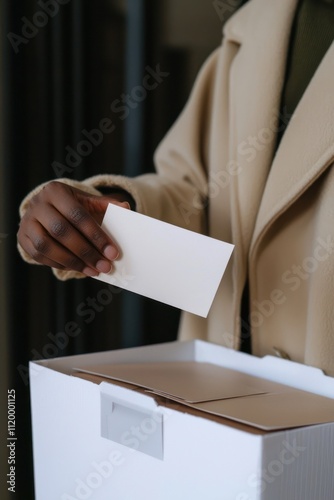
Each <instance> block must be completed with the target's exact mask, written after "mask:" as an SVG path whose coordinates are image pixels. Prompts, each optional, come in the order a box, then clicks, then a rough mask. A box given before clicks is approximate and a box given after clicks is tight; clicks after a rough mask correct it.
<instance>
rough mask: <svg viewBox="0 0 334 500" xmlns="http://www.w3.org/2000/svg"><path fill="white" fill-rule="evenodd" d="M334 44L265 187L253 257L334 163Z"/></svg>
mask: <svg viewBox="0 0 334 500" xmlns="http://www.w3.org/2000/svg"><path fill="white" fill-rule="evenodd" d="M333 89H334V42H333V43H332V45H331V47H330V48H329V50H328V51H327V53H326V55H325V56H324V58H323V60H322V62H321V63H320V65H319V67H318V69H317V71H316V73H315V75H314V76H313V78H312V80H311V82H310V84H309V86H308V88H307V89H306V91H305V93H304V95H303V97H302V99H301V100H300V102H299V105H298V106H297V108H296V111H295V113H294V115H293V117H292V119H291V121H290V123H289V125H288V127H287V129H286V132H285V134H284V136H283V139H282V141H281V144H280V147H279V148H278V150H277V153H276V156H275V158H274V161H273V164H272V167H271V171H270V174H269V177H268V181H267V183H266V187H265V190H264V194H263V198H262V201H261V206H260V209H259V213H258V217H257V221H256V226H255V230H254V234H253V240H252V251H251V253H252V255H254V253H255V251H256V248H258V245H259V243H260V241H261V240H262V237H263V236H264V234H265V233H266V231H267V229H268V228H269V227H270V226H271V224H272V223H273V222H274V221H275V220H276V219H277V218H278V217H279V216H280V215H281V214H282V213H283V212H285V211H286V210H287V209H288V208H289V207H290V206H291V205H292V204H293V203H294V202H295V201H296V200H297V199H298V198H299V197H300V196H301V195H302V194H303V193H304V192H305V191H306V190H307V189H308V188H309V187H310V186H311V185H312V184H313V183H314V182H315V180H316V179H318V178H319V177H320V175H321V174H322V173H323V172H324V171H325V170H326V169H327V167H328V166H330V165H331V163H332V162H333V161H334V90H333Z"/></svg>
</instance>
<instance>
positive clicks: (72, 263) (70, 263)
mask: <svg viewBox="0 0 334 500" xmlns="http://www.w3.org/2000/svg"><path fill="white" fill-rule="evenodd" d="M64 266H65V267H66V268H67V269H74V270H75V271H81V270H82V269H83V267H84V266H83V264H82V262H80V260H79V259H78V258H77V257H74V256H73V257H69V258H68V259H66V262H65V263H64Z"/></svg>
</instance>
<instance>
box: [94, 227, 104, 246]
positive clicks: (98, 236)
mask: <svg viewBox="0 0 334 500" xmlns="http://www.w3.org/2000/svg"><path fill="white" fill-rule="evenodd" d="M91 240H92V241H93V242H94V243H95V244H96V245H98V246H99V247H102V246H104V245H105V244H106V243H107V240H106V238H105V236H104V235H103V233H102V232H101V231H99V230H96V231H93V233H92V235H91Z"/></svg>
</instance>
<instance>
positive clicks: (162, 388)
mask: <svg viewBox="0 0 334 500" xmlns="http://www.w3.org/2000/svg"><path fill="white" fill-rule="evenodd" d="M77 371H78V372H79V373H80V372H81V373H86V374H91V375H93V376H101V377H104V378H107V379H111V380H116V381H118V382H121V383H126V384H132V385H133V386H136V387H141V388H143V389H145V390H147V391H148V392H150V393H153V394H154V395H157V396H160V397H164V398H168V399H170V400H172V401H175V402H177V403H179V404H182V405H185V406H188V407H191V408H193V409H195V410H199V411H202V412H205V413H207V414H212V415H217V416H220V417H223V418H227V419H231V420H233V421H236V422H240V423H242V424H245V425H250V426H253V427H256V428H258V429H262V430H265V431H273V430H281V429H288V428H293V427H303V426H307V425H315V424H322V423H329V422H334V400H333V399H329V398H325V397H323V396H318V395H315V394H312V393H309V392H304V391H300V390H297V389H294V388H291V387H288V386H285V385H282V384H278V383H275V382H270V381H268V380H265V379H262V378H258V377H253V376H251V375H247V374H244V373H241V372H238V371H235V370H230V369H227V368H224V367H221V366H218V365H214V364H211V363H199V362H164V363H140V364H126V365H124V364H123V365H121V364H120V365H117V364H116V365H98V366H89V367H87V368H86V369H78V370H77Z"/></svg>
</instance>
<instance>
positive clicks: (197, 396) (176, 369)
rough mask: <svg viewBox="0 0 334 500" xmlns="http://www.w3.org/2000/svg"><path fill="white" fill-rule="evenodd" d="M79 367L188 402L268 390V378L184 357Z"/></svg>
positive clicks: (232, 396)
mask: <svg viewBox="0 0 334 500" xmlns="http://www.w3.org/2000/svg"><path fill="white" fill-rule="evenodd" d="M78 371H80V372H84V373H91V374H93V375H102V376H104V377H107V378H110V379H112V380H119V381H121V382H127V383H130V384H135V385H137V386H139V387H143V388H145V389H148V390H152V391H155V392H159V393H160V394H162V395H165V396H169V395H170V396H173V397H174V398H177V399H179V400H181V401H185V402H187V403H200V402H202V401H213V400H217V399H229V398H236V397H240V396H247V395H253V394H264V393H265V392H268V388H267V385H266V383H265V382H266V381H264V380H262V379H257V378H256V377H250V376H248V375H245V374H244V373H241V372H237V371H235V370H230V369H228V368H224V367H221V366H218V365H214V364H211V363H197V362H192V361H189V362H184V361H183V362H167V363H140V364H129V365H100V366H90V367H87V369H85V370H83V369H80V370H78Z"/></svg>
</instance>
